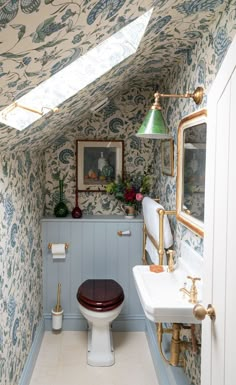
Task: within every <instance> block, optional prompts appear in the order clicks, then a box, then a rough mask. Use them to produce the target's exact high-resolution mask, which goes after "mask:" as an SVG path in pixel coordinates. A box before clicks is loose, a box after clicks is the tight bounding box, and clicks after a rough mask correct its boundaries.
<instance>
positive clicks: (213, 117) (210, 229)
mask: <svg viewBox="0 0 236 385" xmlns="http://www.w3.org/2000/svg"><path fill="white" fill-rule="evenodd" d="M235 52H236V36H235V37H234V40H233V42H232V43H231V45H230V47H229V50H228V52H227V54H226V56H225V59H224V61H223V63H222V65H221V68H220V70H219V72H218V74H217V76H216V78H215V80H214V82H213V84H212V86H211V88H210V90H209V94H208V105H207V108H208V126H207V156H206V193H205V219H204V223H205V229H206V232H205V234H206V236H205V242H204V266H205V268H204V277H203V282H204V285H203V304H204V306H207V304H209V303H212V305H213V306H214V302H213V300H212V299H213V295H216V293H213V275H212V274H213V263H214V237H215V236H217V235H215V234H214V221H215V218H214V211H215V173H216V169H215V164H216V136H217V135H216V133H217V130H221V131H223V130H222V126H221V127H220V126H219V125H220V123H219V122H220V121H219V118H218V116H217V111H218V101H219V100H220V98H221V95H222V94H223V92H224V90H225V88H226V87H227V84H228V82H229V81H230V79H231V76H232V73H233V71H234V68H235V66H236V55H235ZM223 134H224V133H223ZM224 199H225V197H222V202H223V203H224ZM222 295H223V293H222ZM212 329H213V328H212V323H211V320H210V319H205V320H204V322H203V325H202V359H201V362H202V368H201V373H202V374H201V383H202V385H210V384H212V378H213V373H212V368H211V363H212V360H211V357H212V354H213V349H212V336H211V333H212V332H213V331H212ZM213 383H214V381H213Z"/></svg>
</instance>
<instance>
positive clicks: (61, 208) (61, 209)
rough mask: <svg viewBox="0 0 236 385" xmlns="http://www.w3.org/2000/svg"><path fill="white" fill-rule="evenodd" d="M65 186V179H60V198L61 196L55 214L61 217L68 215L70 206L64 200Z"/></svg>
mask: <svg viewBox="0 0 236 385" xmlns="http://www.w3.org/2000/svg"><path fill="white" fill-rule="evenodd" d="M63 188H64V181H63V179H59V193H60V198H59V203H58V204H57V205H56V206H55V208H54V215H55V216H56V217H59V218H63V217H66V216H67V214H68V212H69V211H68V208H67V206H66V204H65V202H64V197H63Z"/></svg>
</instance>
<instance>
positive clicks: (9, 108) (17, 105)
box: [4, 102, 59, 119]
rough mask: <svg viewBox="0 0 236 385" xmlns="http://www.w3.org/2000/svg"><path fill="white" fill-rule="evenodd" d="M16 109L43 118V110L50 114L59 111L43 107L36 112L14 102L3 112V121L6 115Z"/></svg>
mask: <svg viewBox="0 0 236 385" xmlns="http://www.w3.org/2000/svg"><path fill="white" fill-rule="evenodd" d="M17 107H18V108H21V109H22V110H26V111H29V112H33V113H34V114H38V115H41V116H43V114H44V112H43V110H44V109H47V110H49V111H51V112H58V111H59V109H58V108H57V107H55V108H50V107H46V106H44V107H42V109H41V110H36V109H35V108H31V107H28V106H24V105H23V104H20V103H18V102H14V103H12V104H11V105H10V106H9V107H8V108H7V109H6V110H5V113H4V115H5V119H6V117H7V114H9V113H10V112H11V111H13V110H14V109H15V108H17Z"/></svg>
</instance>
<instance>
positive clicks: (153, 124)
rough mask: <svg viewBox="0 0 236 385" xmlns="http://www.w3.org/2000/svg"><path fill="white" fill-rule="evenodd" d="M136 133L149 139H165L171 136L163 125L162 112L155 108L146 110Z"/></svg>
mask: <svg viewBox="0 0 236 385" xmlns="http://www.w3.org/2000/svg"><path fill="white" fill-rule="evenodd" d="M136 135H137V136H139V137H142V138H150V139H166V138H170V137H171V136H170V134H169V132H168V129H167V127H166V125H165V122H164V119H163V117H162V113H161V111H160V110H157V109H151V110H149V111H148V113H147V115H146V117H145V119H144V121H143V124H142V125H141V127H140V129H139V130H138V133H137V134H136Z"/></svg>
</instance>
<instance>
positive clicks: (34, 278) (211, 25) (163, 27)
mask: <svg viewBox="0 0 236 385" xmlns="http://www.w3.org/2000/svg"><path fill="white" fill-rule="evenodd" d="M151 6H153V7H154V10H153V14H152V18H151V21H150V24H149V26H148V28H147V31H146V34H145V36H144V38H143V41H142V42H141V44H140V46H139V49H138V51H137V53H136V55H133V56H132V57H131V58H129V59H127V60H126V61H124V62H123V63H122V64H121V65H119V66H117V67H116V68H114V69H113V70H111V71H109V72H108V73H107V74H105V75H104V76H102V77H101V78H100V79H98V80H97V81H96V82H94V83H93V84H92V85H90V86H88V87H86V88H85V89H83V90H82V91H81V92H80V93H79V94H78V95H76V96H75V97H73V98H71V99H70V100H68V101H67V102H65V103H64V104H63V105H62V106H60V112H59V113H58V114H54V115H52V116H50V117H43V118H42V119H41V120H40V121H39V122H38V123H35V124H34V125H32V126H31V127H30V128H28V129H26V130H25V131H22V132H18V131H16V130H14V129H11V128H10V127H7V126H3V125H1V126H0V138H1V141H0V149H1V156H0V223H1V227H0V228H1V237H0V382H1V384H4V385H13V384H14V385H15V384H17V383H18V382H19V378H20V375H21V372H22V370H23V367H24V364H25V362H26V359H27V356H28V353H29V351H30V347H31V343H32V341H33V338H34V333H35V330H36V329H37V325H38V321H39V319H40V317H41V315H42V309H41V306H42V305H41V304H42V292H41V291H42V256H41V253H40V218H41V217H42V216H43V215H44V206H45V212H46V214H47V215H50V214H52V212H53V207H54V205H55V203H56V202H57V197H58V177H59V171H60V177H63V178H65V198H66V200H67V204H68V207H69V209H70V210H71V209H72V208H73V207H74V199H75V140H76V139H79V138H81V139H91V140H92V139H108V138H109V139H113V138H114V139H116V140H117V139H119V140H124V143H125V159H124V164H125V170H126V172H127V173H129V172H133V171H135V170H140V171H146V170H147V171H148V172H150V173H151V174H153V175H154V178H153V182H154V186H155V188H154V191H153V194H154V195H158V196H160V198H161V202H162V203H163V205H164V207H166V208H167V209H169V208H171V209H172V208H174V207H175V199H176V178H175V177H167V176H164V175H162V174H161V170H160V164H161V163H160V160H161V159H160V147H159V146H160V143H158V142H155V141H150V140H140V139H138V138H137V137H136V136H135V133H136V132H137V130H138V128H139V125H140V123H141V122H142V120H143V117H144V114H145V113H146V111H147V109H148V108H149V106H150V101H151V99H152V94H153V91H154V89H156V88H157V84H159V89H160V91H161V92H167V91H168V92H174V93H182V92H185V91H186V90H192V89H194V88H195V87H196V86H197V85H202V86H204V88H205V89H206V90H207V89H208V87H209V86H210V85H211V83H212V81H213V80H214V77H215V75H216V73H217V71H218V69H219V67H220V64H221V63H222V60H223V58H224V55H225V53H226V51H227V48H228V47H229V45H230V43H231V41H232V38H233V36H234V35H235V29H236V1H235V0H228V1H223V0H191V1H190V0H181V1H174V0H153V1H151V0H145V1H143V0H142V1H141V0H139V1H138V0H126V1H125V0H123V1H119V2H117V1H112V0H109V1H107V0H106V1H104V0H98V1H96V0H91V1H89V0H86V1H84V2H82V4H81V2H72V1H66V2H64V3H61V2H60V1H59V0H47V1H46V0H45V1H42V0H28V1H24V2H23V1H21V2H20V1H9V0H3V1H1V5H0V43H1V53H0V90H1V107H2V108H3V107H5V106H6V105H8V103H10V102H12V101H13V100H15V99H16V98H18V97H20V96H22V95H24V94H25V93H26V92H27V91H28V90H30V89H31V88H33V87H35V86H36V85H38V84H39V83H40V82H41V81H43V80H44V79H47V78H48V77H50V76H51V75H52V74H53V73H55V72H57V71H58V70H59V69H61V68H63V67H64V66H66V65H67V64H69V63H70V62H72V61H73V60H74V59H75V58H77V57H79V56H80V55H83V54H84V53H85V52H86V51H87V50H89V49H91V48H92V47H94V46H95V45H96V44H98V43H99V42H101V41H102V40H103V39H104V38H105V37H107V36H109V35H111V34H112V33H114V32H115V31H116V30H118V29H119V28H121V27H122V26H124V25H126V24H127V23H128V22H129V21H131V20H133V19H134V18H135V17H137V16H139V15H141V14H142V13H144V12H145V11H146V10H148V9H149V8H150V7H151ZM160 79H161V80H160ZM105 96H108V98H109V104H108V105H107V106H106V107H105V108H104V109H103V110H102V111H100V112H99V113H98V114H96V115H91V113H90V111H89V108H90V106H91V105H92V104H96V103H97V102H99V101H100V100H101V99H104V97H105ZM204 106H206V97H205V98H204V103H203V104H202V106H201V107H204ZM195 109H196V106H194V105H193V104H191V101H189V100H182V99H180V100H179V99H176V100H175V99H168V100H165V102H163V113H164V114H165V118H166V121H167V123H168V125H169V127H170V129H171V131H172V133H173V137H174V140H175V175H176V143H177V141H176V138H177V127H178V124H179V121H180V120H181V118H182V117H183V116H185V115H187V114H188V113H190V112H192V111H193V110H195ZM44 150H45V154H44V153H43V152H42V151H44ZM79 204H80V206H81V208H82V209H83V210H84V212H86V213H96V214H100V213H106V214H108V213H111V212H112V213H121V208H120V207H119V206H118V205H117V202H116V201H114V199H112V197H110V196H108V195H107V194H97V193H96V194H88V195H86V194H80V196H79ZM172 228H173V229H174V231H175V249H176V250H177V255H179V248H180V240H181V239H183V240H185V241H186V242H188V243H189V244H190V245H192V246H193V247H194V248H195V249H196V250H197V251H198V252H200V253H201V254H203V247H204V242H203V240H202V239H200V238H199V237H197V236H195V235H194V234H193V233H191V232H190V231H189V230H188V229H186V228H185V227H184V226H182V225H180V224H178V223H177V222H176V220H175V218H173V219H172ZM199 363H200V355H199V354H197V355H196V354H195V355H194V354H190V353H187V356H186V373H187V375H188V378H189V381H190V383H192V384H194V385H199V384H200V364H199Z"/></svg>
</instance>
